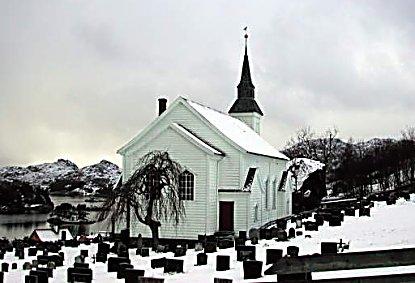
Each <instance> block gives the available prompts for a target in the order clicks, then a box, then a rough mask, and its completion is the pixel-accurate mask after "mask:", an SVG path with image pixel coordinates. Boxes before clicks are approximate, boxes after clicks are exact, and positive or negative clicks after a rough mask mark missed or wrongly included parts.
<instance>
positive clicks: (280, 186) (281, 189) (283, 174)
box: [278, 171, 288, 191]
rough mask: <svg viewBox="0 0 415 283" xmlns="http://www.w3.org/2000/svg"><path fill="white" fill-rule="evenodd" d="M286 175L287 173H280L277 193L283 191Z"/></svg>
mask: <svg viewBox="0 0 415 283" xmlns="http://www.w3.org/2000/svg"><path fill="white" fill-rule="evenodd" d="M287 175H288V172H287V171H284V172H282V176H281V181H280V185H279V187H278V190H279V191H285V184H286V183H287Z"/></svg>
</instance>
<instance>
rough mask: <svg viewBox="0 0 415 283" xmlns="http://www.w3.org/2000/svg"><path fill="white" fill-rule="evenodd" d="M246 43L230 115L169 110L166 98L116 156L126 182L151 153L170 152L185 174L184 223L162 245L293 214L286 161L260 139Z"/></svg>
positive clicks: (165, 228) (184, 106) (175, 105)
mask: <svg viewBox="0 0 415 283" xmlns="http://www.w3.org/2000/svg"><path fill="white" fill-rule="evenodd" d="M246 38H247V36H245V55H244V60H243V65H242V74H241V80H240V82H239V84H238V87H237V89H238V96H237V98H236V100H235V102H234V103H233V105H232V107H231V108H230V109H229V111H228V114H226V113H223V112H220V111H217V110H214V109H212V108H210V107H207V106H204V105H202V104H199V103H197V102H194V101H191V100H189V99H187V98H184V97H178V98H177V99H176V100H174V101H173V102H172V103H171V104H170V106H169V107H168V108H167V109H166V104H167V100H166V99H164V98H161V99H159V116H158V117H157V118H156V119H155V120H153V121H152V122H151V123H150V124H149V125H148V126H147V127H145V128H144V129H143V130H142V131H141V132H140V133H139V134H138V135H137V136H136V137H134V138H133V139H132V140H131V141H130V142H128V143H127V144H126V145H124V146H123V147H122V148H121V149H119V150H118V153H119V154H121V155H122V157H123V180H127V179H128V178H129V176H131V175H132V173H133V172H134V167H135V165H136V164H137V161H138V159H139V158H140V157H141V156H143V155H145V154H146V153H148V152H150V151H153V150H163V151H168V152H169V154H170V156H171V157H172V158H173V159H174V160H176V161H177V162H179V163H180V164H181V165H182V167H183V168H185V171H184V172H183V173H182V175H181V177H180V182H179V191H180V197H181V199H182V200H183V201H184V202H185V208H186V216H185V219H184V221H182V222H181V223H180V224H179V225H177V226H175V225H173V224H172V223H163V222H162V226H161V227H160V237H161V238H183V239H197V235H198V234H207V235H209V234H213V233H215V232H216V231H235V232H236V233H237V232H238V231H248V230H249V229H250V228H252V227H259V226H261V225H263V224H265V223H267V222H269V221H272V220H275V219H277V218H280V217H284V216H287V215H290V214H291V207H292V203H291V194H292V191H291V185H290V182H289V181H286V178H283V177H282V176H283V172H284V170H285V168H286V163H287V161H288V158H287V157H286V156H285V155H283V154H282V153H280V152H279V151H277V150H276V149H275V148H274V147H273V146H272V145H270V144H269V143H268V142H267V141H265V140H264V139H263V138H262V137H261V135H260V133H261V119H262V117H263V112H262V110H261V109H260V107H259V106H258V104H257V102H256V100H255V87H254V85H253V83H252V79H251V73H250V68H249V60H248V54H247V43H246ZM284 175H285V176H286V174H284ZM132 219H134V217H132ZM138 233H141V234H142V235H143V237H151V231H150V229H149V228H148V227H147V226H144V225H142V224H141V223H139V222H138V221H132V223H131V234H132V235H137V234H138Z"/></svg>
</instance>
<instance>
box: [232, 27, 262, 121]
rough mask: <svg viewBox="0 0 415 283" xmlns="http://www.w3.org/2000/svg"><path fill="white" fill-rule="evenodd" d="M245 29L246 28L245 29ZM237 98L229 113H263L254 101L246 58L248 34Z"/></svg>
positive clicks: (253, 91)
mask: <svg viewBox="0 0 415 283" xmlns="http://www.w3.org/2000/svg"><path fill="white" fill-rule="evenodd" d="M245 30H246V29H245ZM237 88H238V98H237V99H236V101H235V102H234V104H233V105H232V107H231V108H230V109H229V112H228V113H229V114H233V113H258V114H259V115H261V116H263V115H264V114H263V113H262V111H261V108H259V106H258V104H257V102H256V101H255V86H254V84H253V83H252V79H251V70H250V68H249V58H248V34H245V54H244V61H243V64H242V72H241V80H240V82H239V84H238V87H237Z"/></svg>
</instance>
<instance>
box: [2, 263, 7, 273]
mask: <svg viewBox="0 0 415 283" xmlns="http://www.w3.org/2000/svg"><path fill="white" fill-rule="evenodd" d="M1 271H2V272H9V264H8V263H7V262H3V263H2V264H1Z"/></svg>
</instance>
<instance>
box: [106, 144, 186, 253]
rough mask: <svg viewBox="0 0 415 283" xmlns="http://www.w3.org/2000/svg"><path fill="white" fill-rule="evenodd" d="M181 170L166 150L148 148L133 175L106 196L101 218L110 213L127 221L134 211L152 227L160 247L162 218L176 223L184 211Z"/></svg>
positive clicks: (111, 216)
mask: <svg viewBox="0 0 415 283" xmlns="http://www.w3.org/2000/svg"><path fill="white" fill-rule="evenodd" d="M181 172H182V167H181V166H180V164H179V163H177V162H176V161H174V160H172V159H171V158H170V156H169V154H168V153H167V152H164V151H152V152H149V153H148V154H146V155H144V156H143V157H142V158H140V159H139V161H138V162H137V165H136V170H135V171H134V173H133V174H132V176H131V177H130V178H129V179H128V180H127V181H126V182H125V183H124V184H123V185H122V186H120V187H119V188H117V189H115V190H114V191H113V192H112V193H111V195H110V196H109V197H108V198H107V201H106V202H105V203H104V204H103V206H104V209H103V210H102V213H101V215H100V219H101V220H102V219H105V218H107V217H109V216H110V218H111V219H117V220H118V221H119V220H127V223H128V221H129V212H130V211H132V212H133V213H134V214H135V216H136V217H137V219H138V221H140V222H141V223H143V224H144V225H147V226H148V227H149V228H150V230H151V233H152V238H153V247H157V245H158V241H159V227H160V226H161V220H165V221H166V222H167V221H171V222H173V224H174V225H177V224H179V223H180V221H181V220H182V218H183V217H184V215H185V208H184V206H183V203H182V201H181V200H180V196H179V176H180V173H181ZM128 225H129V224H127V226H128Z"/></svg>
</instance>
